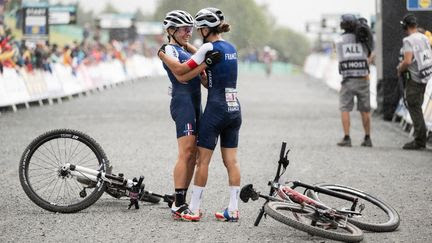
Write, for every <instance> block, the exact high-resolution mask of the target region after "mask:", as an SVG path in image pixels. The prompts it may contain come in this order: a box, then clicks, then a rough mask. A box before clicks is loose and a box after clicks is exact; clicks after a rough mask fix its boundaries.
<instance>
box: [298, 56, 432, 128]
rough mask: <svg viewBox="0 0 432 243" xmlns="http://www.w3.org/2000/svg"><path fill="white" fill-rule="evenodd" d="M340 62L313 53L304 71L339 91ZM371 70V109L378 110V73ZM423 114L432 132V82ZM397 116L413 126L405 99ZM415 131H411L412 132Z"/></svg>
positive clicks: (431, 82)
mask: <svg viewBox="0 0 432 243" xmlns="http://www.w3.org/2000/svg"><path fill="white" fill-rule="evenodd" d="M338 66H339V65H338V61H337V59H336V58H335V57H333V56H332V55H331V54H325V53H312V54H311V55H309V56H308V57H307V58H306V61H305V65H304V67H303V71H304V72H305V73H306V74H308V75H310V76H312V77H314V78H316V79H319V80H322V81H323V82H324V83H326V84H327V85H328V86H329V87H330V88H332V89H334V90H336V91H339V90H340V87H341V79H342V77H341V76H340V74H339V69H338ZM369 69H370V94H371V97H370V98H371V107H372V109H376V108H377V97H376V94H377V72H376V67H375V66H374V65H371V66H370V67H369ZM423 114H424V118H425V122H426V126H427V128H428V131H429V132H432V81H429V82H428V84H427V86H426V92H425V97H424V102H423ZM395 115H396V116H399V117H400V118H401V119H402V122H404V123H406V124H410V125H412V120H411V117H410V115H409V112H408V110H407V108H406V107H405V105H404V102H403V99H401V100H400V102H399V105H398V108H397V109H396V112H395ZM412 131H413V130H412V129H411V132H412Z"/></svg>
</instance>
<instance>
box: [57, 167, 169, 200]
mask: <svg viewBox="0 0 432 243" xmlns="http://www.w3.org/2000/svg"><path fill="white" fill-rule="evenodd" d="M68 171H69V172H70V174H71V175H72V176H76V177H77V178H79V177H84V178H86V179H89V180H90V181H92V182H95V183H98V182H99V181H100V180H102V181H104V182H106V183H108V185H109V186H112V187H115V188H119V189H121V190H125V191H129V192H130V191H131V190H132V188H133V187H134V186H138V188H139V190H141V191H143V193H142V195H143V194H149V195H152V196H156V197H159V198H162V199H163V200H164V202H167V203H168V205H169V206H171V205H170V204H172V201H173V198H172V196H171V195H168V194H165V195H160V194H157V193H154V192H151V191H144V187H145V185H144V184H142V181H143V180H144V176H141V177H140V179H139V180H138V181H134V180H130V179H126V178H124V177H123V175H122V174H120V175H113V174H107V173H105V172H103V171H99V170H94V169H89V168H86V167H83V166H79V165H73V164H70V163H67V164H65V165H64V166H63V167H62V168H61V170H60V173H62V172H68ZM127 196H130V195H127Z"/></svg>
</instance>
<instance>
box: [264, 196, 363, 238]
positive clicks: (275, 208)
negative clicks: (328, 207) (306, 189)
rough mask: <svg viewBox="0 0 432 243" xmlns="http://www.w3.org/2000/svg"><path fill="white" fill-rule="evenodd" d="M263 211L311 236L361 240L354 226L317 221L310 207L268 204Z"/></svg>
mask: <svg viewBox="0 0 432 243" xmlns="http://www.w3.org/2000/svg"><path fill="white" fill-rule="evenodd" d="M264 211H265V212H266V213H267V214H268V215H269V216H270V217H272V218H274V219H275V220H277V221H279V222H281V223H284V224H286V225H288V226H291V227H293V228H296V229H298V230H301V231H304V232H307V233H309V234H311V235H316V236H320V237H324V238H327V239H332V240H339V241H346V242H358V241H361V240H363V231H361V230H360V229H359V228H357V227H356V226H354V225H352V224H350V223H348V222H343V220H335V221H333V224H332V223H329V221H327V220H324V218H323V219H322V220H321V219H320V218H319V217H318V219H317V217H314V214H315V210H314V209H312V208H310V207H302V206H301V205H299V204H294V203H289V202H269V203H267V204H266V205H265V207H264ZM313 221H315V224H313ZM335 224H337V226H336V227H335Z"/></svg>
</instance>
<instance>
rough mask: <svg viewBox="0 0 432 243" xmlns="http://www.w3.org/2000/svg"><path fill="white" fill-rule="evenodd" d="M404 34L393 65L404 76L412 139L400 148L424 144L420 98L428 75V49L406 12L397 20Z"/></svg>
mask: <svg viewBox="0 0 432 243" xmlns="http://www.w3.org/2000/svg"><path fill="white" fill-rule="evenodd" d="M400 23H401V25H402V28H403V30H404V31H405V34H406V35H407V36H406V37H405V38H403V47H402V48H403V59H402V61H401V62H400V63H399V64H398V66H397V73H398V76H402V75H403V76H404V77H405V82H406V83H405V90H404V92H405V97H406V101H407V109H408V112H409V114H410V116H411V119H412V122H413V127H414V140H413V141H411V142H408V143H406V144H405V145H403V147H402V148H403V149H407V150H421V149H424V148H426V140H427V129H426V124H425V120H424V117H423V110H422V105H423V99H424V93H425V90H426V84H427V82H428V81H429V80H430V79H431V78H432V50H431V46H430V44H429V41H428V39H427V37H426V36H425V35H424V34H421V33H419V32H418V30H417V18H416V17H415V16H414V15H413V14H407V15H405V16H404V18H403V19H402V21H401V22H400Z"/></svg>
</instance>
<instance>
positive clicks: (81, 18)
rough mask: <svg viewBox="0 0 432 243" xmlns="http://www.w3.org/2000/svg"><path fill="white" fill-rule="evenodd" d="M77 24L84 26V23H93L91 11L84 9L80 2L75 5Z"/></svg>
mask: <svg viewBox="0 0 432 243" xmlns="http://www.w3.org/2000/svg"><path fill="white" fill-rule="evenodd" d="M76 14H77V25H79V26H84V25H85V24H86V23H88V24H90V25H92V26H93V25H94V24H95V23H94V19H93V16H94V14H93V11H85V10H84V9H83V8H82V6H81V4H78V6H77V13H76Z"/></svg>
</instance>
